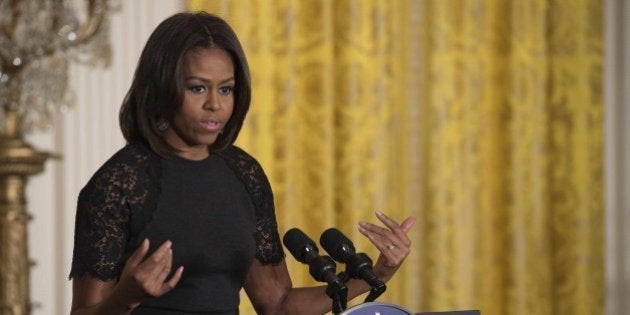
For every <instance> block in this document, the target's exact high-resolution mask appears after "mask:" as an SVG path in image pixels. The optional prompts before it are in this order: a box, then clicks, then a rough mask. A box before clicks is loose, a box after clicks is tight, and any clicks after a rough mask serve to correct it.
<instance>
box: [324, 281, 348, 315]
mask: <svg viewBox="0 0 630 315" xmlns="http://www.w3.org/2000/svg"><path fill="white" fill-rule="evenodd" d="M326 295H328V297H330V298H331V299H332V311H333V314H335V315H337V314H339V313H341V312H343V310H345V309H346V306H347V302H348V287H347V286H346V285H345V284H343V283H342V282H337V281H335V282H331V283H329V284H328V286H327V287H326Z"/></svg>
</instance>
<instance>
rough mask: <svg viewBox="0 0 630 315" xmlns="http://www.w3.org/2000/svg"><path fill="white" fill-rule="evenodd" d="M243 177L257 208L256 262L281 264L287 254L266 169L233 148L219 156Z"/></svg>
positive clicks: (242, 179)
mask: <svg viewBox="0 0 630 315" xmlns="http://www.w3.org/2000/svg"><path fill="white" fill-rule="evenodd" d="M219 155H221V156H222V157H223V158H224V160H225V161H226V162H227V164H228V165H229V166H230V168H232V169H233V170H234V171H235V172H236V174H237V175H238V176H239V177H240V179H241V181H242V182H243V183H244V184H245V187H246V189H247V191H248V192H249V195H250V196H251V197H252V201H253V203H254V207H255V208H256V232H255V234H254V238H255V240H256V259H258V260H259V261H260V262H261V263H262V264H274V265H276V264H278V263H280V262H281V261H282V260H283V259H284V251H283V250H282V243H281V242H280V235H279V234H278V223H277V222H276V214H275V206H274V203H273V192H272V190H271V185H270V184H269V180H268V179H267V176H266V175H265V173H264V171H263V169H262V167H261V166H260V164H259V163H258V161H256V160H255V159H254V158H253V157H252V156H250V155H249V154H247V153H246V152H245V151H243V150H242V149H240V148H238V147H235V146H231V147H229V148H227V149H226V150H224V151H222V152H220V153H219Z"/></svg>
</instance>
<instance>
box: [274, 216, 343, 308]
mask: <svg viewBox="0 0 630 315" xmlns="http://www.w3.org/2000/svg"><path fill="white" fill-rule="evenodd" d="M282 242H283V243H284V246H285V247H286V248H287V249H289V252H291V255H293V257H295V259H296V260H297V261H299V262H301V263H303V264H307V265H308V267H309V268H308V269H309V273H310V274H311V276H313V278H315V280H317V281H319V282H326V283H328V287H327V289H326V294H327V295H328V296H329V297H330V298H332V299H333V312H334V313H335V314H339V313H340V312H341V311H342V310H343V309H345V308H346V299H347V295H348V287H347V286H346V285H345V283H343V281H341V279H339V277H337V275H336V274H335V272H336V264H335V262H334V261H333V260H332V258H330V257H329V256H320V255H319V250H318V249H317V245H315V242H313V240H311V239H310V238H309V237H308V236H306V234H304V232H302V231H300V230H299V229H297V228H292V229H290V230H289V231H287V233H286V234H284V237H283V238H282Z"/></svg>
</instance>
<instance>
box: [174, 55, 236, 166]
mask: <svg viewBox="0 0 630 315" xmlns="http://www.w3.org/2000/svg"><path fill="white" fill-rule="evenodd" d="M183 72H184V84H185V92H184V101H183V104H182V107H181V108H180V110H179V111H178V112H177V113H176V114H175V117H174V119H173V122H172V126H171V127H170V128H168V129H167V130H166V131H164V139H165V140H166V142H168V143H169V144H170V145H171V146H173V147H174V148H176V149H178V150H179V151H181V153H179V154H178V155H180V156H181V157H183V158H187V159H191V160H199V159H204V158H206V157H207V156H208V146H209V145H211V144H213V143H214V141H216V139H217V136H218V135H219V132H221V130H222V129H223V128H224V127H225V125H226V124H227V122H228V120H229V119H230V116H231V115H232V110H233V109H234V94H233V92H234V85H235V80H234V64H233V63H232V59H231V58H230V56H229V54H228V53H227V52H226V51H225V50H223V49H220V48H203V49H196V50H193V51H190V52H188V53H187V54H186V55H185V56H184V68H183Z"/></svg>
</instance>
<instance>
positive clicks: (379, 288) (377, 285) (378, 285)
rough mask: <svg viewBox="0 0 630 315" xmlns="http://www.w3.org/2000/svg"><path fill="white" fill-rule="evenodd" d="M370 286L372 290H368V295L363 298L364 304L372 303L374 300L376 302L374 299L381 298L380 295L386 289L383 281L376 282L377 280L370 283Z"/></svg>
mask: <svg viewBox="0 0 630 315" xmlns="http://www.w3.org/2000/svg"><path fill="white" fill-rule="evenodd" d="M370 286H371V287H372V289H371V290H370V293H369V294H368V296H367V297H366V298H365V301H364V302H366V303H367V302H373V301H374V300H376V298H378V297H379V296H381V294H383V292H385V290H386V289H387V286H386V285H385V283H383V281H381V280H378V279H376V280H374V281H373V282H371V283H370Z"/></svg>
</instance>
